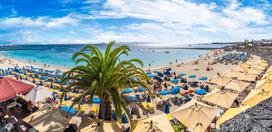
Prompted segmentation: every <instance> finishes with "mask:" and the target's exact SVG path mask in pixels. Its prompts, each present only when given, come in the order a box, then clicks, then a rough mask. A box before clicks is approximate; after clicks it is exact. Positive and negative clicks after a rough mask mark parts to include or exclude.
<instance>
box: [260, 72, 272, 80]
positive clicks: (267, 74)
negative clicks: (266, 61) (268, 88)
mask: <svg viewBox="0 0 272 132" xmlns="http://www.w3.org/2000/svg"><path fill="white" fill-rule="evenodd" d="M267 78H272V72H266V73H265V74H264V75H263V76H262V80H264V79H267Z"/></svg>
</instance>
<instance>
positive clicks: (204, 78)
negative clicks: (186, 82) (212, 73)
mask: <svg viewBox="0 0 272 132" xmlns="http://www.w3.org/2000/svg"><path fill="white" fill-rule="evenodd" d="M198 80H201V81H206V80H208V78H207V77H201V78H199V79H198Z"/></svg>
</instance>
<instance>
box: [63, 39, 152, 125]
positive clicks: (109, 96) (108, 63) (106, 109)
mask: <svg viewBox="0 0 272 132" xmlns="http://www.w3.org/2000/svg"><path fill="white" fill-rule="evenodd" d="M114 44H115V42H114V41H112V42H110V43H109V44H108V46H107V48H106V49H105V53H102V52H101V51H100V50H99V49H98V48H97V47H95V46H91V45H88V46H85V47H84V48H82V50H81V51H80V52H77V53H75V54H74V55H73V56H72V60H73V61H74V62H75V64H76V66H75V67H74V68H72V69H71V70H69V71H67V72H66V73H64V75H63V78H62V83H67V82H71V83H70V84H69V85H68V86H67V87H66V88H65V90H64V92H63V94H62V97H61V98H62V99H63V97H64V94H66V93H67V92H69V91H71V90H73V89H75V88H76V89H80V90H81V91H83V92H82V95H81V96H80V97H78V98H76V99H75V100H74V101H73V103H72V105H71V107H73V106H74V105H75V104H77V103H80V100H81V99H82V98H84V97H85V96H87V95H89V96H90V100H91V101H90V103H91V104H92V98H93V97H94V96H98V97H100V98H101V104H100V111H99V117H100V118H101V119H104V120H111V112H112V108H111V103H113V106H114V108H115V113H116V115H117V116H118V117H120V116H121V114H122V113H125V115H126V116H127V117H128V119H129V123H130V124H131V122H130V116H129V114H128V111H127V104H126V102H125V101H124V98H123V96H122V94H121V90H122V89H124V88H128V87H135V86H142V87H146V88H147V89H148V87H149V86H148V84H147V80H148V77H147V75H146V74H145V72H144V71H143V70H142V69H141V68H140V67H143V62H142V61H141V60H139V59H131V60H121V59H120V57H121V56H122V55H128V52H129V50H130V49H129V47H128V46H119V47H117V48H113V45H114ZM139 66H140V67H139ZM135 78H137V79H135ZM148 91H149V90H148ZM149 92H150V91H149ZM62 99H61V100H62Z"/></svg>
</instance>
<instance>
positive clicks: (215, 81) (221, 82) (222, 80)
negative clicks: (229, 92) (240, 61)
mask: <svg viewBox="0 0 272 132" xmlns="http://www.w3.org/2000/svg"><path fill="white" fill-rule="evenodd" d="M230 81H231V78H229V77H226V76H221V75H219V76H216V77H214V78H212V79H211V80H210V83H213V84H217V85H220V86H225V85H226V84H227V83H229V82H230Z"/></svg>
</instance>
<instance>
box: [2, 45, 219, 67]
mask: <svg viewBox="0 0 272 132" xmlns="http://www.w3.org/2000/svg"><path fill="white" fill-rule="evenodd" d="M83 46H84V45H57V44H56V45H13V46H10V45H9V46H1V47H0V48H1V51H0V54H2V55H4V56H7V57H10V58H15V59H23V60H31V61H35V62H37V63H40V64H45V63H46V64H47V65H56V66H64V67H72V66H74V63H73V62H72V61H71V56H72V55H73V54H74V53H75V52H77V51H80V50H81V48H82V47H83ZM96 46H97V47H99V48H100V49H101V50H103V51H104V50H105V47H106V45H105V44H100V45H96ZM129 47H130V49H131V51H130V53H129V56H128V57H126V56H122V59H129V58H139V59H141V60H142V61H143V62H144V64H145V67H149V64H150V65H151V67H157V66H166V65H168V64H169V62H170V61H172V62H175V61H176V60H178V61H179V62H180V61H185V60H188V59H192V58H195V57H198V56H199V55H203V54H206V53H208V52H209V50H203V49H202V50H198V49H174V48H161V47H154V46H150V45H129ZM204 47H207V46H204ZM213 47H214V45H213ZM219 47H220V46H219ZM166 52H167V53H166ZM168 52H169V53H168Z"/></svg>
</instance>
